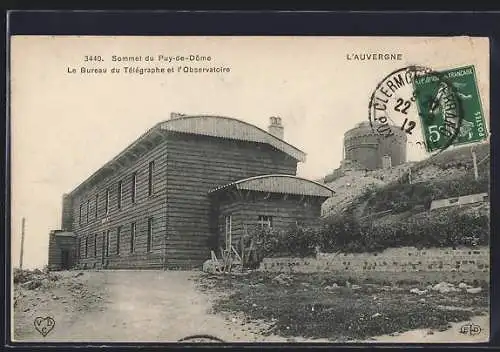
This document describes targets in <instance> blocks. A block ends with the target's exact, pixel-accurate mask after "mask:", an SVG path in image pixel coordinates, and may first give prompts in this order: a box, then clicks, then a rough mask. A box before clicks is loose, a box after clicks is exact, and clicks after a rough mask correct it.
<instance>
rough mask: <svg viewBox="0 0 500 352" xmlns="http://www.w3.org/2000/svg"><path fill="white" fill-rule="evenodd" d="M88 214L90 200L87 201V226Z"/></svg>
mask: <svg viewBox="0 0 500 352" xmlns="http://www.w3.org/2000/svg"><path fill="white" fill-rule="evenodd" d="M89 214H90V199H89V200H87V224H88V223H89Z"/></svg>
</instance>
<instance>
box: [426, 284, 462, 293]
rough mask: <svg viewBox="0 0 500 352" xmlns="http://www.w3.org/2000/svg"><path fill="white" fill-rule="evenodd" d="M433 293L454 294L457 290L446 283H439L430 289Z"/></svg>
mask: <svg viewBox="0 0 500 352" xmlns="http://www.w3.org/2000/svg"><path fill="white" fill-rule="evenodd" d="M432 290H433V291H438V292H439V293H449V292H456V291H458V289H457V288H456V287H455V286H454V285H453V284H450V283H448V282H440V283H439V284H436V285H434V286H433V287H432Z"/></svg>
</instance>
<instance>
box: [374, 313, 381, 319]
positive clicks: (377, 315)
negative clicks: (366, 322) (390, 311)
mask: <svg viewBox="0 0 500 352" xmlns="http://www.w3.org/2000/svg"><path fill="white" fill-rule="evenodd" d="M381 315H382V314H380V313H375V314H373V315H372V318H376V317H379V316H381Z"/></svg>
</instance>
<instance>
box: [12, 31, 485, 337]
mask: <svg viewBox="0 0 500 352" xmlns="http://www.w3.org/2000/svg"><path fill="white" fill-rule="evenodd" d="M10 42H11V52H10V53H9V55H10V62H11V72H10V77H11V81H10V85H9V89H10V94H11V95H10V96H11V100H10V104H11V106H10V111H11V115H10V117H9V118H10V126H11V134H12V139H11V144H12V145H11V150H10V151H11V154H10V156H11V160H12V170H11V175H12V185H11V190H12V191H11V193H12V194H11V199H12V202H11V204H10V207H11V214H12V217H11V219H10V221H11V229H12V232H11V233H10V240H11V243H12V247H11V248H10V250H11V256H10V258H11V267H12V272H11V276H12V285H11V287H12V290H11V296H10V297H9V298H10V302H11V307H10V308H11V317H12V321H11V336H10V337H11V340H12V341H13V342H36V343H40V344H49V343H50V344H52V343H55V342H57V343H63V342H73V343H78V344H81V345H88V344H89V343H103V342H106V343H112V342H117V343H122V342H126V343H131V344H134V345H140V344H141V343H148V342H154V343H158V344H161V343H179V344H180V345H190V344H194V343H201V344H203V343H210V344H212V343H217V344H221V345H227V344H232V343H235V342H245V343H252V342H259V343H267V342H269V343H272V342H281V343H290V344H293V343H299V342H305V343H310V344H313V343H329V344H335V343H342V344H345V343H350V342H363V343H367V342H369V343H374V344H378V343H385V342H407V343H437V342H476V341H481V342H484V341H488V339H489V337H490V328H489V326H490V324H489V323H490V308H489V307H490V305H489V303H490V292H489V287H490V247H489V244H490V228H489V224H490V200H489V199H490V198H489V196H490V187H489V186H490V183H491V182H490V148H489V146H490V142H489V133H488V131H489V130H490V128H489V104H490V97H489V42H488V40H487V38H465V37H464V38H461V37H458V38H448V37H446V38H419V37H405V38H396V37H286V36H284V37H263V36H261V37H229V36H221V37H217V36H214V37H198V36H190V37H182V36H176V37H168V36H165V37H162V36H154V37H139V36H137V37H111V36H92V37H91V36H78V37H72V36H24V35H20V36H12V37H11V39H10ZM472 46H473V49H474V50H472ZM42 63H43V64H42ZM416 63H418V64H416ZM367 105H368V111H367Z"/></svg>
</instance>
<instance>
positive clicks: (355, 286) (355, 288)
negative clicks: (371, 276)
mask: <svg viewBox="0 0 500 352" xmlns="http://www.w3.org/2000/svg"><path fill="white" fill-rule="evenodd" d="M360 288H361V286H359V285H351V289H353V290H358V289H360Z"/></svg>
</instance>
